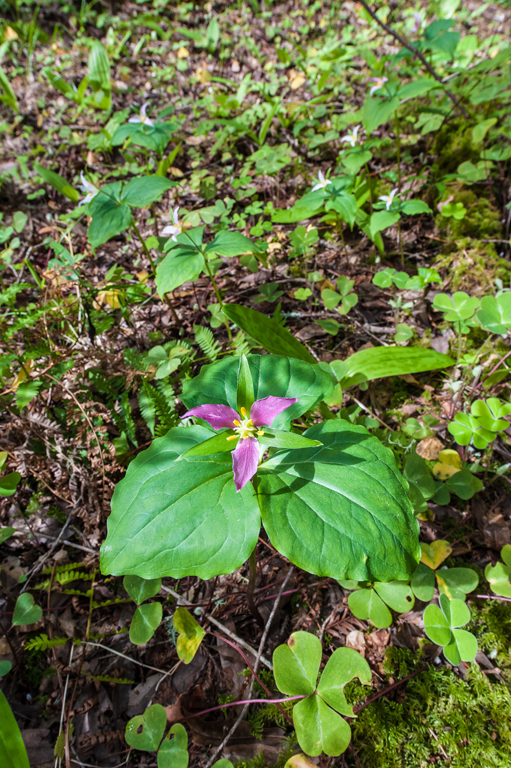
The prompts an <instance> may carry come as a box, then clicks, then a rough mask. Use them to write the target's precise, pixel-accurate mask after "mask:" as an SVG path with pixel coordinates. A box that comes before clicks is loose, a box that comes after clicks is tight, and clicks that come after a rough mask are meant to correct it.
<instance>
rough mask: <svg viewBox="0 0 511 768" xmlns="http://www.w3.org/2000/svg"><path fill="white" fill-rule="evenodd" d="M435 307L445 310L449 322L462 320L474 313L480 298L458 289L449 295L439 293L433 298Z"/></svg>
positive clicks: (440, 310) (445, 316)
mask: <svg viewBox="0 0 511 768" xmlns="http://www.w3.org/2000/svg"><path fill="white" fill-rule="evenodd" d="M433 307H434V308H435V309H436V310H437V311H439V312H444V313H445V314H444V318H445V320H447V321H449V322H462V321H463V320H468V319H469V318H471V317H472V316H473V315H474V312H475V311H476V309H478V307H479V299H477V298H476V297H475V296H472V297H471V296H469V295H468V293H464V292H463V291H456V292H455V293H453V294H452V296H449V294H448V293H437V295H436V296H435V298H434V299H433Z"/></svg>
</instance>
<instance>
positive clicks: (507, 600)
mask: <svg viewBox="0 0 511 768" xmlns="http://www.w3.org/2000/svg"><path fill="white" fill-rule="evenodd" d="M473 597H480V598H481V600H502V601H503V602H505V603H511V597H497V595H473Z"/></svg>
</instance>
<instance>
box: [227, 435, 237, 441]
mask: <svg viewBox="0 0 511 768" xmlns="http://www.w3.org/2000/svg"><path fill="white" fill-rule="evenodd" d="M238 437H239V435H231V436H230V437H228V438H227V439H228V440H236V439H237V438H238Z"/></svg>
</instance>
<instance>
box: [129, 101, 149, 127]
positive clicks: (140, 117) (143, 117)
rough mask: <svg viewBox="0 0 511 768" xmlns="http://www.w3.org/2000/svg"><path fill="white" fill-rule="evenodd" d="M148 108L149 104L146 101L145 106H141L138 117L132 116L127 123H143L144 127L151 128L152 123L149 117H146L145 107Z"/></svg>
mask: <svg viewBox="0 0 511 768" xmlns="http://www.w3.org/2000/svg"><path fill="white" fill-rule="evenodd" d="M148 106H149V102H148V101H146V103H145V104H143V105H142V109H141V110H140V114H139V115H133V116H132V117H130V119H129V120H128V123H143V124H144V125H147V126H149V128H152V126H153V125H154V121H153V120H151V118H150V117H147V107H148Z"/></svg>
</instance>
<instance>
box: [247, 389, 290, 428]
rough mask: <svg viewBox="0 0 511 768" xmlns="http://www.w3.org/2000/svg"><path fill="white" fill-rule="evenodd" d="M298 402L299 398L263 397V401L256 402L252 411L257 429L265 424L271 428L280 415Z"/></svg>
mask: <svg viewBox="0 0 511 768" xmlns="http://www.w3.org/2000/svg"><path fill="white" fill-rule="evenodd" d="M297 402H298V398H297V397H273V396H272V395H269V397H263V399H262V400H256V401H255V403H254V404H253V406H252V408H251V409H250V418H251V419H252V423H253V424H254V425H255V426H256V427H262V426H263V424H266V425H267V426H271V424H272V422H273V419H275V418H276V417H277V416H278V415H279V413H282V411H285V410H286V408H289V406H290V405H293V404H294V403H297Z"/></svg>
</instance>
